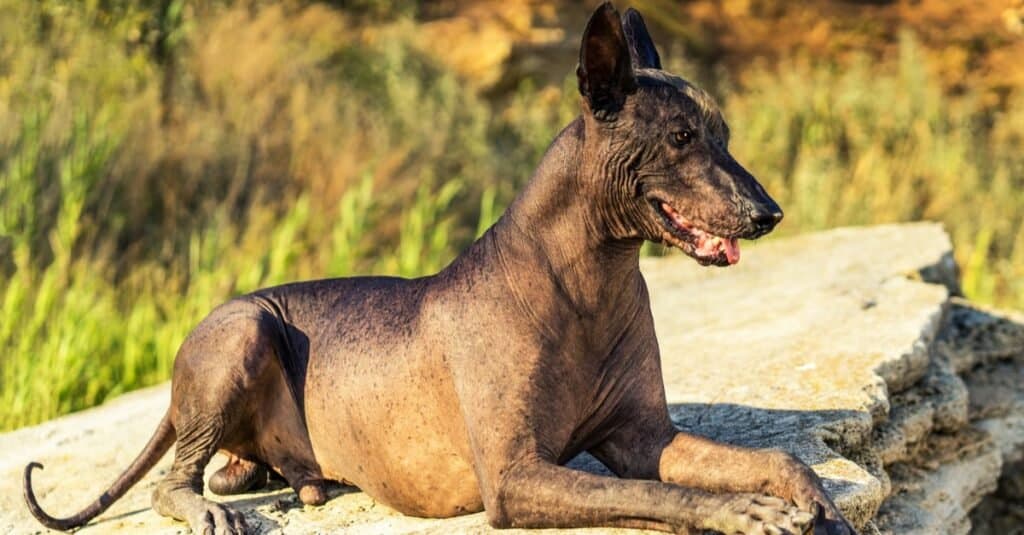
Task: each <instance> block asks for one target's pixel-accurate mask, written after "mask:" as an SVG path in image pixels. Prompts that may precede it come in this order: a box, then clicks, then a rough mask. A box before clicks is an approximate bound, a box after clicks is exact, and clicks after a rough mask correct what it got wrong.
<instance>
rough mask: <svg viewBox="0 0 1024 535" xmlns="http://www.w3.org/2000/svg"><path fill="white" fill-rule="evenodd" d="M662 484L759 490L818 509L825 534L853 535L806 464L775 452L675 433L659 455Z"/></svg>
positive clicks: (743, 490)
mask: <svg viewBox="0 0 1024 535" xmlns="http://www.w3.org/2000/svg"><path fill="white" fill-rule="evenodd" d="M658 472H659V475H660V479H661V480H662V481H666V482H670V483H675V484H678V485H684V486H688V487H695V488H700V489H706V490H710V491H713V492H762V493H765V494H771V495H773V496H778V497H781V498H784V499H786V500H789V501H791V502H793V503H796V504H797V506H799V507H800V508H801V509H802V510H804V511H813V510H815V509H818V508H820V509H821V512H822V514H823V516H824V517H825V518H826V519H827V520H829V522H824V524H826V527H825V530H824V532H825V533H827V534H829V535H832V534H835V535H848V534H850V533H852V529H851V528H849V524H848V522H847V521H846V520H845V519H844V518H843V515H842V513H841V512H839V508H837V507H836V506H835V504H834V503H833V502H832V499H831V498H829V496H828V494H827V493H826V492H825V490H824V487H823V485H822V483H821V479H820V478H819V477H818V475H817V474H815V473H814V471H813V470H811V469H810V467H808V466H807V465H806V464H804V463H803V462H801V461H800V460H799V459H797V458H796V457H794V456H792V455H790V454H788V453H786V452H783V451H780V450H758V449H750V448H744V447H740V446H733V445H729V444H722V443H719V442H715V441H712V440H709V439H706V438H704V437H700V436H696V435H691V434H688V433H682V432H679V433H676V434H675V436H674V437H673V438H672V440H671V442H669V443H668V445H667V446H665V448H664V449H663V450H662V451H661V455H660V458H659V462H658Z"/></svg>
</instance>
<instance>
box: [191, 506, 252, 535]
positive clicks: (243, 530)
mask: <svg viewBox="0 0 1024 535" xmlns="http://www.w3.org/2000/svg"><path fill="white" fill-rule="evenodd" d="M188 523H189V527H191V528H192V533H194V534H196V535H246V534H247V533H248V527H247V526H246V524H245V516H243V515H242V513H241V512H239V511H236V510H234V509H232V508H231V507H227V506H224V505H221V504H219V503H213V502H206V503H205V504H204V507H202V508H201V510H199V511H196V514H195V515H194V516H192V517H191V518H189V519H188Z"/></svg>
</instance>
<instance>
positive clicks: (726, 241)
mask: <svg viewBox="0 0 1024 535" xmlns="http://www.w3.org/2000/svg"><path fill="white" fill-rule="evenodd" d="M720 253H725V259H726V260H727V261H728V262H729V264H730V265H731V264H735V263H736V262H739V261H740V242H739V240H738V239H736V238H719V237H718V236H712V235H710V234H707V233H704V232H701V233H700V234H698V235H697V254H699V255H701V256H716V255H718V254H720Z"/></svg>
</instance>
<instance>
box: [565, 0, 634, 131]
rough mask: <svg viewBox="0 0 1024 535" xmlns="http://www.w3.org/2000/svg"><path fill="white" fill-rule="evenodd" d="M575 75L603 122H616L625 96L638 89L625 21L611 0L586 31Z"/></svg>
mask: <svg viewBox="0 0 1024 535" xmlns="http://www.w3.org/2000/svg"><path fill="white" fill-rule="evenodd" d="M576 78H577V79H578V80H579V85H580V94H581V95H583V97H584V98H586V99H587V104H589V105H590V111H591V112H592V113H593V114H594V117H596V118H597V119H599V120H602V121H614V120H615V118H616V116H617V114H618V112H619V110H621V109H622V105H623V103H624V102H625V101H626V96H627V95H629V94H630V93H633V92H634V91H636V87H637V85H636V78H635V77H634V75H633V64H632V61H631V60H630V57H629V45H628V44H627V43H626V35H625V32H624V31H623V29H622V21H621V19H619V13H618V12H617V11H615V8H614V7H612V5H611V3H609V2H605V3H604V4H601V6H600V7H598V8H597V10H596V11H594V14H593V15H591V17H590V22H588V23H587V29H586V30H584V31H583V44H582V45H581V46H580V64H579V67H577V68H576Z"/></svg>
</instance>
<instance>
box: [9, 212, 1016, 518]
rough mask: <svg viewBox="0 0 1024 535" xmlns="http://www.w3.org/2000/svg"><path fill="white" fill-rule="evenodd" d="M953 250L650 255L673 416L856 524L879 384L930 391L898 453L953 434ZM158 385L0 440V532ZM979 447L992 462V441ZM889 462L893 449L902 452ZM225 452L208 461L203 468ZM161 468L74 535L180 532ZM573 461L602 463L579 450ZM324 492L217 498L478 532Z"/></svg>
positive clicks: (56, 507) (871, 240)
mask: <svg viewBox="0 0 1024 535" xmlns="http://www.w3.org/2000/svg"><path fill="white" fill-rule="evenodd" d="M950 251H951V247H950V243H949V240H948V238H947V236H946V235H945V233H944V232H943V231H942V229H941V227H940V226H938V225H934V224H910V225H889V226H879V227H871V228H858V229H854V228H850V229H836V230H832V231H828V232H823V233H818V234H812V235H806V236H800V237H796V238H791V239H781V240H775V241H771V242H768V243H764V244H759V245H756V246H754V247H748V248H747V249H745V250H744V259H743V261H742V262H741V263H740V264H739V265H738V266H735V267H733V268H729V269H725V270H722V269H708V268H701V267H699V266H697V265H696V264H695V263H694V262H693V261H692V260H689V259H687V258H683V257H681V256H671V257H667V258H660V259H646V260H644V262H643V265H642V267H643V270H644V272H645V274H646V275H647V279H648V285H649V287H650V291H651V295H652V302H653V307H654V314H655V322H656V328H657V332H658V337H659V340H660V345H661V348H662V358H663V361H664V366H663V368H664V372H665V380H666V392H667V394H668V398H669V402H670V405H671V410H672V416H673V418H674V420H675V421H676V423H677V424H678V425H679V426H680V427H682V428H684V429H687V430H690V431H693V432H696V433H700V434H703V435H707V436H711V437H714V438H716V439H719V440H723V441H727V442H732V443H737V444H746V445H751V446H758V447H779V448H783V449H786V450H789V451H791V452H793V453H795V454H796V455H798V456H799V457H801V458H802V459H804V460H805V461H806V462H808V463H809V464H810V465H811V466H812V467H813V468H814V469H815V470H816V471H817V472H818V473H819V474H821V475H822V477H823V478H824V480H825V483H826V485H827V487H828V488H829V490H830V491H831V492H832V493H833V494H834V496H835V498H836V501H837V503H838V504H839V505H840V507H841V508H843V510H844V511H845V512H846V514H847V515H848V516H849V517H850V519H851V520H852V521H853V522H855V523H856V524H858V525H864V524H865V523H866V522H868V521H869V519H871V518H872V517H874V515H875V512H876V510H877V509H878V508H879V506H880V505H881V504H882V502H883V500H884V499H885V498H886V497H887V496H888V495H889V493H890V482H889V478H888V476H887V474H886V472H885V471H884V470H883V466H884V460H883V458H884V456H883V455H881V454H880V453H879V451H877V450H876V448H875V445H874V444H875V437H876V431H877V429H878V428H879V426H882V425H883V424H885V422H887V421H888V417H889V412H890V408H891V407H893V403H894V399H897V398H896V397H894V396H892V395H891V394H890V393H898V392H905V391H908V388H911V387H913V388H923V390H919V392H922V393H920V394H915V395H920V396H923V397H922V399H928V400H933V401H934V402H930V403H931V406H930V408H929V409H928V410H927V411H925V412H926V413H927V414H926V415H924V416H918V417H914V418H909V417H908V418H904V420H905V421H904V423H902V424H899V425H896V426H894V427H892V429H895V430H896V431H899V432H901V433H903V434H904V435H905V437H909V438H904V439H903V445H904V449H905V450H906V451H910V449H913V448H909V449H908V444H909V445H913V444H915V443H920V442H922V441H925V440H926V436H928V435H930V434H931V433H933V431H934V430H935V429H938V428H942V427H943V426H945V427H955V425H954V424H955V422H956V417H953V416H949V414H956V413H957V410H959V409H955V408H954V409H950V407H957V406H958V405H957V403H959V402H958V401H957V399H960V398H957V397H956V396H957V395H956V393H955V390H956V387H955V386H956V385H955V383H956V381H953V380H950V378H949V377H948V375H949V374H948V373H946V374H945V375H943V373H941V372H942V370H939V372H935V373H936V374H937V375H935V377H932V375H933V372H932V371H931V370H932V369H933V368H932V367H930V363H931V360H932V359H931V358H930V357H931V352H932V351H931V350H932V346H933V342H934V340H935V339H936V337H937V335H938V330H939V328H940V327H941V326H942V325H943V318H944V313H945V310H946V307H947V302H948V288H954V289H955V285H954V283H955V280H956V275H955V266H953V265H952V264H951V263H950V262H949V260H948V259H949V257H950ZM922 279H925V280H934V281H940V282H942V284H929V283H926V282H923V281H922ZM951 281H952V282H951ZM930 378H931V379H930ZM932 379H934V380H935V381H938V382H937V383H936V384H938V385H940V386H939V387H936V389H935V391H934V392H933V391H931V390H928V387H927V384H928V381H930V380H932ZM943 381H945V382H943ZM922 385H924V386H922ZM942 385H945V386H942ZM949 385H953V386H952V387H949ZM911 391H913V390H911ZM167 392H168V390H167V387H166V386H161V387H156V388H154V389H149V390H144V391H140V392H136V393H133V394H129V395H126V396H123V397H121V398H118V399H117V400H114V401H113V402H111V403H108V404H107V405H104V406H102V407H99V408H96V409H92V410H88V411H83V412H82V413H78V414H75V415H71V416H68V417H65V418H61V419H58V420H55V421H52V422H48V423H45V424H42V425H40V426H36V427H32V428H26V429H22V430H19V431H15V432H13V433H8V434H6V435H0V531H3V532H5V533H34V532H38V531H42V529H41V527H40V526H39V525H38V524H37V523H35V522H34V521H33V520H32V519H31V517H30V516H29V515H28V513H27V511H26V510H25V508H24V506H23V504H22V502H21V497H20V493H21V481H20V480H21V471H22V469H23V467H24V465H25V463H27V462H28V461H30V460H38V461H40V462H42V463H43V464H44V465H46V470H44V471H41V472H37V473H36V478H35V479H36V487H37V492H38V495H39V498H40V501H41V502H42V504H43V505H44V507H46V508H47V510H49V511H51V512H53V513H55V514H68V513H71V512H73V511H75V510H77V509H78V508H79V507H81V506H83V505H84V504H86V503H87V502H88V501H89V500H92V499H94V498H95V497H96V495H97V494H98V493H99V492H100V491H101V490H102V489H103V488H104V486H105V485H107V484H108V483H109V482H110V481H111V480H112V479H113V477H115V476H116V474H117V473H119V471H120V470H122V469H123V468H124V467H125V466H127V465H128V463H129V462H130V461H131V459H132V458H133V457H134V456H135V454H136V453H137V452H138V450H139V449H140V448H141V447H142V445H143V444H144V443H145V442H146V440H147V439H148V437H149V434H150V433H151V432H152V430H153V429H154V428H155V426H156V423H157V421H158V420H159V418H160V416H161V415H162V414H163V411H164V409H165V407H166V403H167ZM951 392H952V394H951ZM950 395H952V397H949V396H950ZM904 397H906V396H904ZM961 398H962V396H961ZM897 401H898V399H897ZM899 403H903V402H899ZM897 405H898V406H899V407H905V404H897ZM900 410H904V409H900ZM905 410H906V411H908V413H909V412H912V410H911V409H910V408H906V409H905ZM912 422H917V423H916V424H914V423H912ZM922 422H924V423H922ZM915 425H916V426H919V429H917V430H914V429H913V428H914V426H915ZM990 450H991V451H993V452H996V453H995V454H994V455H995V458H998V451H997V448H996V447H991V448H990ZM985 451H989V450H985ZM893 455H894V456H891V457H888V458H886V459H888V461H889V462H894V461H896V460H899V459H901V456H900V455H897V454H893ZM903 455H904V457H902V458H906V457H908V456H909V454H903ZM222 462H223V461H222V460H220V459H215V460H214V462H213V463H212V464H211V466H210V468H209V470H211V471H212V470H214V469H216V468H218V467H219V466H220V464H221V463H222ZM965 462H966V461H965ZM978 462H981V461H978ZM169 463H170V455H168V456H167V457H166V458H165V459H164V460H163V461H162V462H161V463H160V464H159V465H158V466H157V468H156V469H154V470H153V472H151V473H150V474H149V475H147V477H146V478H145V479H144V480H143V481H142V482H141V483H140V484H139V485H137V486H136V487H135V488H134V489H132V491H130V492H129V493H128V495H127V496H125V497H124V498H122V499H121V500H120V501H119V502H118V503H116V504H115V505H114V506H113V507H112V508H111V509H110V510H109V511H108V512H107V513H105V514H104V515H102V516H101V517H100V518H99V519H97V520H96V521H94V522H93V523H92V524H90V525H89V526H87V527H86V528H85V529H83V530H81V532H82V533H84V534H89V533H182V532H186V531H187V529H186V528H185V526H184V525H183V524H181V523H177V522H173V521H170V520H167V519H163V518H161V517H159V516H157V515H156V514H155V513H153V512H152V510H150V509H149V494H150V492H151V490H152V488H153V486H154V485H155V482H156V481H158V480H159V478H160V477H161V474H162V473H163V472H164V471H165V470H166V469H167V467H168V466H169ZM573 465H574V466H577V467H583V468H585V469H591V470H600V469H601V468H600V467H599V466H597V465H596V461H593V460H592V459H587V458H585V457H584V458H579V459H577V460H575V461H574V462H573ZM943 477H945V476H943ZM967 487H970V485H968V484H965V488H967ZM331 496H332V497H333V499H331V500H330V501H329V502H328V503H327V505H325V506H323V507H319V508H316V507H302V506H301V505H300V504H299V503H298V501H297V500H296V498H295V497H294V494H293V493H292V492H290V491H289V490H286V489H283V490H278V491H274V492H263V493H258V494H252V495H245V496H240V497H231V498H229V499H226V500H224V501H229V502H232V503H234V504H235V505H236V506H238V507H240V508H242V509H243V510H246V511H247V512H248V514H247V517H248V518H249V520H250V523H251V524H252V525H254V526H258V527H259V528H260V529H259V531H260V532H263V533H278V532H283V533H324V532H332V533H334V532H339V531H344V532H351V533H381V532H389V533H403V532H413V531H415V532H436V533H450V532H453V531H459V532H481V531H489V528H487V527H486V524H485V521H484V518H483V515H481V514H476V515H469V516H466V517H461V518H456V519H451V520H427V519H416V518H410V517H403V516H401V515H398V514H397V513H394V512H393V511H391V510H389V509H388V508H387V507H385V506H383V505H380V504H378V503H376V502H374V501H373V500H371V499H370V498H368V497H367V496H366V495H364V494H362V493H361V492H359V491H357V490H355V489H351V488H344V487H339V488H337V489H334V490H333V491H332V492H331ZM914 503H916V502H914ZM964 503H969V502H964ZM908 507H909V506H908ZM962 507H966V505H963V506H962ZM964 514H966V513H964ZM965 521H966V520H965ZM582 531H584V532H585V531H595V530H582ZM599 531H600V532H602V533H604V532H607V531H608V530H599ZM623 531H624V532H625V531H626V530H623Z"/></svg>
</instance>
